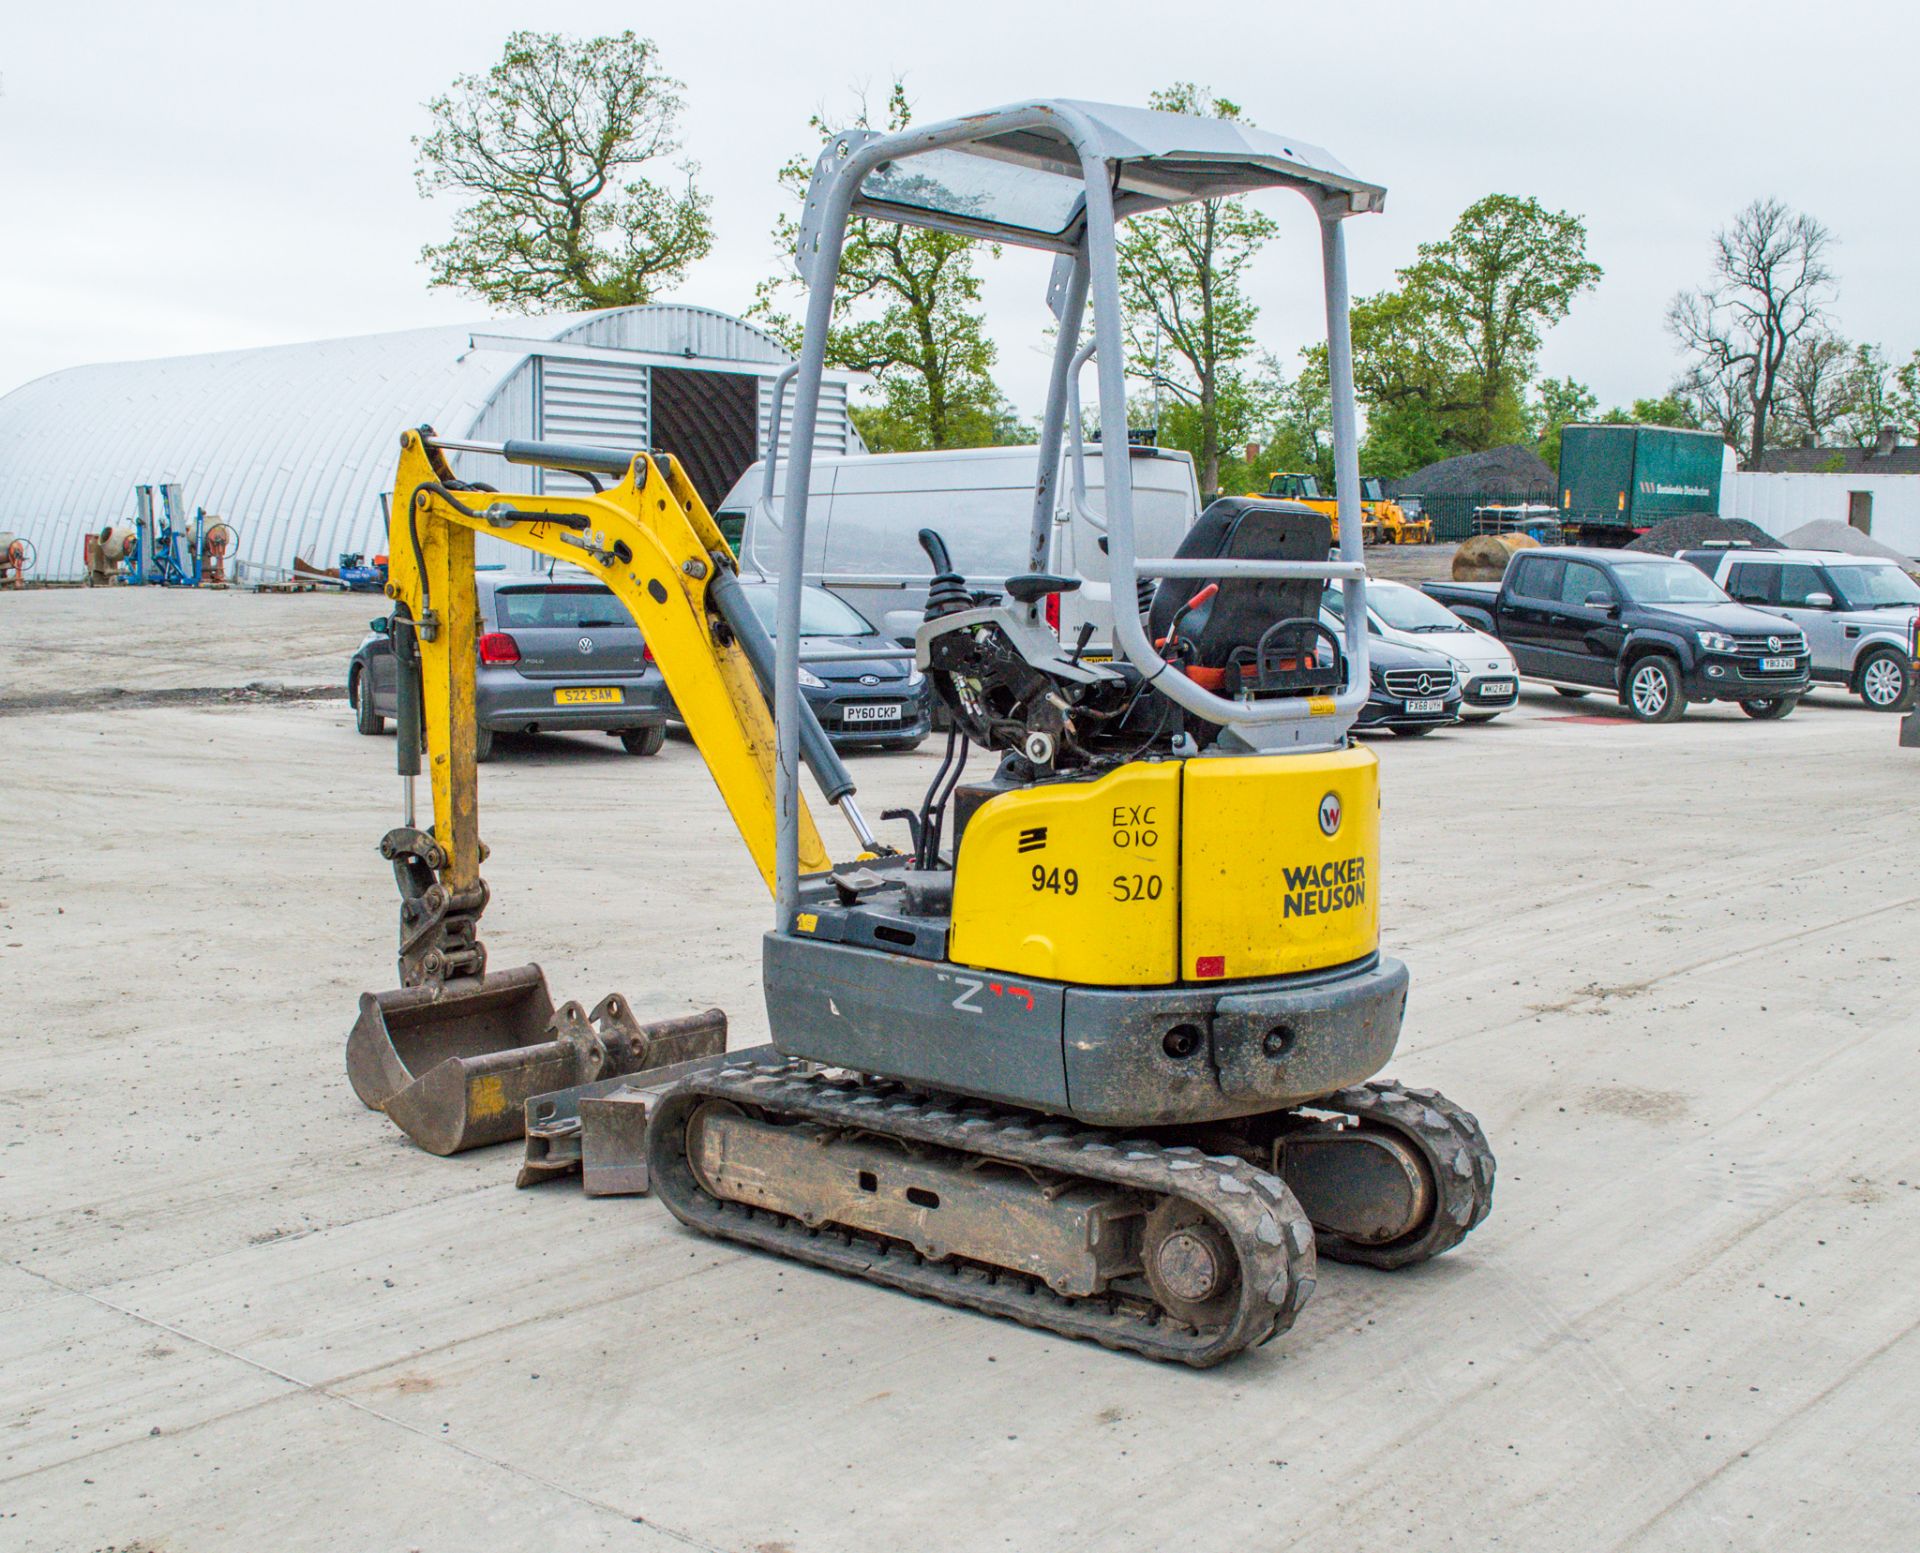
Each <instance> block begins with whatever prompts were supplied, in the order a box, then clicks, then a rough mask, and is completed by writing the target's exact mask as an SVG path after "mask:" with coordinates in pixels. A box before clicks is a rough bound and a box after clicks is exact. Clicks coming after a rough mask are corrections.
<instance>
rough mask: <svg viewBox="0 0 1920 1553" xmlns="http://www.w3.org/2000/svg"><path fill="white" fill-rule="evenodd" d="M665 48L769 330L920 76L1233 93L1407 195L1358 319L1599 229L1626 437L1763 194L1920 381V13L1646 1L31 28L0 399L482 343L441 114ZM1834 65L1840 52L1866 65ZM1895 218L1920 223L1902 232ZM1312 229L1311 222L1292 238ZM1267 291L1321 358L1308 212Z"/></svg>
mask: <svg viewBox="0 0 1920 1553" xmlns="http://www.w3.org/2000/svg"><path fill="white" fill-rule="evenodd" d="M529 24H531V25H537V26H540V27H542V28H551V29H558V30H564V31H569V32H575V33H593V32H611V31H617V30H619V29H621V28H623V27H627V26H632V27H634V28H635V29H636V30H639V31H642V32H649V33H651V35H652V36H654V37H655V38H656V39H657V40H658V42H659V43H660V45H661V49H662V53H663V55H664V58H665V62H666V64H667V67H668V68H669V69H670V70H672V71H673V72H674V73H675V74H677V75H679V76H681V77H682V78H683V79H684V80H685V81H686V82H687V87H688V93H687V95H688V102H689V112H688V115H687V119H686V124H685V131H686V139H687V149H688V152H689V153H690V154H691V155H693V156H694V157H696V158H697V159H698V160H699V161H700V163H701V164H702V167H703V169H704V171H703V178H702V181H703V184H704V186H705V187H706V189H707V190H708V192H709V193H710V194H711V195H712V196H713V199H714V206H715V215H716V219H717V225H718V242H717V244H716V248H715V251H714V253H713V255H712V256H711V257H710V258H708V259H707V260H706V261H704V262H703V263H702V264H701V265H700V266H699V267H698V269H697V270H696V271H695V272H694V274H693V275H692V276H691V278H690V279H689V281H688V283H687V284H686V286H685V287H683V288H682V291H681V296H682V297H683V298H684V299H686V300H689V301H697V302H701V303H704V304H707V305H710V306H713V307H718V308H722V309H725V310H730V311H737V310H739V309H741V308H744V307H745V305H746V304H747V302H748V300H749V299H750V297H751V295H752V290H753V286H754V283H755V282H756V281H758V280H759V279H760V278H761V277H762V276H763V275H764V274H766V273H767V271H768V269H769V268H770V266H771V265H772V264H773V263H774V262H775V257H774V255H773V253H772V251H771V248H770V246H769V242H768V237H767V232H768V228H769V227H770V225H771V223H772V220H773V217H774V215H775V213H776V211H777V209H778V207H779V202H780V198H781V196H780V194H779V192H778V190H777V189H776V188H775V187H774V184H773V171H774V169H775V168H776V167H777V166H778V164H779V163H780V162H781V161H782V160H783V159H784V158H786V157H787V156H789V155H791V154H792V153H793V152H794V151H796V150H799V149H802V148H803V147H805V146H806V143H807V141H808V138H809V137H808V132H807V130H806V127H805V122H806V118H807V115H808V114H809V113H810V112H811V111H812V110H814V109H815V108H816V107H820V106H823V105H824V106H826V107H827V108H829V109H830V110H836V111H837V110H839V109H841V108H842V107H843V106H844V104H845V103H846V102H847V101H848V99H849V89H850V88H851V87H854V86H856V85H865V86H867V87H868V88H870V89H871V90H873V91H874V93H875V94H876V95H878V93H879V92H880V91H882V90H884V87H885V85H886V83H887V81H888V80H889V79H890V78H891V76H892V75H893V73H894V72H896V71H902V72H904V73H905V74H906V75H907V77H908V81H909V85H910V88H911V90H912V92H913V95H914V97H915V99H916V102H917V105H918V108H919V111H920V113H921V114H922V116H923V117H936V116H942V115H944V114H947V113H951V112H962V111H966V110H969V109H973V108H979V107H985V106H990V105H993V104H996V103H1001V102H1007V101H1013V100H1017V99H1020V98H1023V97H1030V96H1041V95H1047V96H1083V97H1094V98H1104V99H1107V100H1111V101H1119V102H1139V101H1143V100H1144V99H1145V97H1146V95H1147V93H1148V92H1149V91H1151V90H1153V89H1154V88H1155V87H1157V86H1160V85H1163V84H1166V83H1167V82H1170V81H1172V80H1175V79H1181V78H1186V79H1194V80H1198V81H1201V82H1205V83H1210V84H1211V85H1213V86H1214V87H1215V88H1216V89H1217V90H1219V91H1220V92H1222V93H1224V94H1226V95H1228V96H1231V97H1234V98H1235V99H1237V100H1239V101H1240V102H1242V103H1243V104H1244V106H1245V107H1246V108H1247V110H1248V111H1249V112H1250V113H1251V114H1252V115H1253V116H1254V117H1255V118H1256V119H1257V120H1259V121H1260V122H1261V123H1263V124H1266V125H1268V126H1269V127H1272V128H1276V129H1284V130H1288V131H1291V132H1293V133H1297V134H1300V135H1303V136H1305V137H1307V138H1310V139H1312V140H1315V141H1317V142H1318V143H1320V144H1322V145H1325V146H1328V147H1330V148H1331V149H1332V150H1333V151H1334V152H1335V154H1336V155H1338V156H1340V157H1341V158H1342V159H1343V160H1345V161H1346V162H1347V163H1348V164H1349V165H1350V166H1352V167H1353V168H1354V169H1355V170H1356V171H1358V172H1360V173H1362V174H1363V175H1365V176H1367V177H1370V178H1373V179H1376V180H1378V181H1381V182H1383V183H1385V184H1387V185H1388V188H1389V190H1390V195H1389V200H1388V209H1387V213H1386V214H1385V215H1384V216H1382V217H1378V218H1368V219H1366V220H1364V221H1360V222H1356V223H1355V224H1354V226H1353V228H1352V229H1351V238H1352V246H1353V252H1354V262H1355V267H1356V288H1357V289H1358V290H1361V291H1365V290H1368V289H1372V288H1374V287H1377V286H1378V285H1381V284H1383V283H1385V282H1386V281H1387V280H1388V279H1389V278H1390V277H1391V273H1392V270H1393V268H1394V266H1395V265H1397V264H1400V263H1404V262H1405V261H1406V260H1407V259H1408V258H1409V257H1411V255H1412V252H1413V249H1414V246H1415V244H1416V243H1418V242H1420V241H1421V240H1423V239H1427V238H1431V237H1435V236H1437V235H1439V234H1440V233H1441V232H1443V231H1444V230H1445V228H1446V227H1447V225H1448V224H1449V223H1450V222H1451V220H1452V219H1453V217H1454V215H1455V214H1457V213H1458V211H1459V210H1460V209H1461V208H1462V207H1463V206H1464V205H1466V204H1467V203H1468V202H1470V201H1471V200H1473V199H1474V198H1476V197H1478V196H1479V195H1481V194H1484V193H1487V192H1489V191H1492V190H1502V191H1506V192H1511V193H1518V194H1531V195H1535V196H1537V197H1538V198H1540V199H1541V200H1543V201H1545V202H1546V203H1548V204H1550V205H1552V206H1555V207H1558V208H1565V209H1570V210H1573V211H1575V212H1577V213H1579V214H1581V215H1583V216H1585V217H1586V219H1587V222H1588V226H1589V230H1590V233H1591V238H1592V243H1591V248H1592V253H1593V256H1594V257H1595V258H1596V259H1598V260H1599V262H1600V263H1601V264H1603V265H1604V266H1605V267H1606V269H1607V280H1606V282H1605V284H1604V285H1603V287H1602V288H1601V290H1600V291H1599V292H1598V293H1596V294H1594V295H1592V296H1590V297H1588V298H1586V299H1584V300H1583V301H1582V302H1581V303H1580V304H1579V305H1578V307H1577V308H1576V311H1575V313H1574V316H1573V318H1572V319H1571V320H1570V321H1569V322H1568V323H1567V324H1566V325H1564V326H1563V327H1562V328H1561V329H1560V330H1558V331H1557V332H1556V333H1555V334H1554V335H1553V336H1552V337H1551V339H1550V341H1549V344H1548V348H1547V353H1546V361H1545V365H1546V368H1547V370H1549V371H1551V372H1554V373H1556V374H1558V373H1572V374H1574V375H1576V376H1579V377H1581V378H1584V379H1586V380H1587V381H1589V382H1591V383H1592V384H1593V385H1594V386H1595V387H1596V388H1597V389H1598V390H1599V392H1600V394H1601V397H1602V399H1603V401H1608V402H1611V401H1616V400H1626V399H1630V398H1632V397H1633V396H1635V395H1637V394H1641V393H1649V392H1658V391H1660V390H1662V389H1663V388H1664V387H1665V385H1666V383H1667V382H1668V380H1669V379H1670V378H1671V376H1672V373H1673V366H1674V364H1673V358H1672V351H1671V347H1670V345H1669V343H1668V341H1667V339H1666V337H1665V335H1664V334H1663V332H1662V330H1661V327H1660V316H1661V311H1662V309H1663V307H1664V305H1665V302H1666V299H1667V297H1668V296H1669V295H1671V293H1672V292H1673V291H1674V290H1676V289H1677V288H1678V287H1680V286H1682V285H1684V284H1687V283H1690V282H1692V281H1694V280H1697V279H1699V278H1701V277H1702V276H1703V274H1704V271H1705V265H1706V258H1707V247H1706V245H1707V239H1708V236H1709V234H1710V232H1711V231H1712V229H1713V227H1714V226H1715V225H1716V224H1718V223H1719V222H1721V221H1723V220H1725V219H1726V218H1727V217H1728V216H1729V215H1731V213H1732V212H1733V211H1734V210H1735V209H1737V208H1738V207H1739V206H1741V205H1743V204H1745V203H1746V202H1747V201H1748V200H1749V199H1751V198H1753V197H1755V196H1756V195H1762V194H1778V195H1779V196H1780V197H1782V198H1784V199H1786V200H1788V201H1790V202H1792V203H1794V204H1796V205H1799V206H1802V207H1803V208H1806V209H1808V210H1811V211H1812V212H1814V213H1815V214H1816V215H1818V216H1820V217H1821V218H1822V219H1823V220H1825V221H1826V222H1827V223H1828V224H1829V225H1830V226H1832V227H1833V228H1834V230H1835V232H1836V234H1837V235H1838V237H1839V238H1840V242H1841V246H1840V248H1839V250H1838V254H1837V259H1838V266H1839V270H1840V274H1841V277H1842V282H1843V290H1842V297H1841V307H1840V318H1841V322H1842V325H1843V327H1844V328H1846V329H1847V330H1849V331H1851V332H1853V333H1855V334H1857V335H1859V336H1862V337H1865V338H1869V339H1874V340H1878V341H1881V342H1883V343H1885V344H1886V345H1887V346H1888V347H1889V348H1891V349H1893V350H1895V351H1897V352H1899V353H1900V354H1902V355H1904V354H1905V352H1906V351H1908V350H1911V349H1913V348H1914V347H1915V346H1916V345H1920V296H1917V295H1916V292H1915V288H1914V287H1913V286H1912V284H1911V279H1912V273H1913V270H1912V255H1913V254H1914V253H1915V252H1917V251H1920V210H1916V206H1915V202H1913V201H1912V200H1911V199H1908V198H1906V197H1905V196H1906V193H1907V191H1908V189H1909V188H1910V184H1911V173H1910V168H1911V164H1912V149H1911V139H1912V126H1911V119H1910V117H1908V116H1907V115H1906V113H1905V110H1904V108H1903V103H1902V98H1901V96H1900V94H1899V93H1897V92H1895V91H1891V90H1888V91H1874V90H1867V89H1864V88H1865V86H1866V84H1867V83H1865V82H1864V81H1863V80H1862V79H1861V77H1860V71H1861V70H1862V69H1863V68H1865V69H1868V70H1871V69H1873V68H1875V67H1874V61H1876V60H1877V61H1882V62H1891V61H1894V60H1897V59H1903V58H1908V59H1910V58H1912V57H1914V53H1915V48H1916V45H1917V44H1920V24H1916V22H1915V20H1914V17H1913V13H1912V12H1911V11H1910V10H1907V9H1905V8H1899V9H1896V8H1893V7H1888V6H1885V5H1878V4H1860V3H1854V0H1838V3H1834V4H1830V5H1828V6H1826V7H1824V8H1823V10H1822V12H1821V15H1820V23H1819V26H1818V28H1817V29H1814V30H1812V31H1811V32H1809V30H1808V29H1807V28H1806V26H1805V12H1804V8H1802V7H1799V6H1794V7H1792V8H1789V7H1788V6H1786V5H1784V4H1777V3H1773V0H1760V3H1755V4H1752V5H1749V6H1745V7H1743V8H1741V9H1740V10H1738V11H1737V12H1736V11H1735V10H1734V9H1733V8H1732V7H1729V6H1725V5H1714V4H1695V5H1688V4H1685V3H1681V0H1669V3H1667V4H1646V3H1642V0H1628V3H1622V4H1616V5H1614V6H1611V7H1609V8H1607V9H1605V10H1604V11H1599V10H1595V9H1593V8H1568V7H1542V6H1538V5H1534V4H1520V3H1505V4H1476V5H1467V4H1455V5H1448V6H1435V5H1432V4H1377V5H1364V4H1347V5H1343V6H1327V5H1325V4H1324V3H1315V4H1311V5H1309V4H1302V3H1297V0H1296V3H1283V4H1259V5H1255V4H1249V3H1244V0H1243V3H1238V4H1231V5H1226V4H1209V3H1205V0H1196V3H1193V4H1189V5H1185V6H1181V7H1168V6H1165V5H1144V4H1138V3H1131V0H1112V3H1095V4H1085V5H1072V4H1055V5H1052V6H1036V5H1033V4H1031V3H1030V0H1021V3H1008V0H971V3H969V4H967V5H966V6H964V7H962V6H954V5H952V4H950V3H943V4H938V5H934V4H916V3H908V0H894V3H892V4H886V5H868V6H864V7H842V6H831V7H829V6H816V7H808V6H801V5H793V4H760V3H750V4H726V3H722V4H715V5H707V6H698V7H684V6H683V7H677V8H671V9H661V10H659V11H657V12H655V13H654V14H651V15H649V14H647V13H645V12H643V11H638V10H636V9H635V8H634V7H632V6H631V5H627V4H618V5H615V4H602V3H588V0H548V3H547V4H545V5H543V6H540V7H538V8H535V9H534V10H533V11H529V10H528V8H526V7H525V6H523V5H508V4H504V3H500V0H471V3H462V4H458V5H455V4H437V5H418V4H416V5H410V6H395V5H391V4H380V5H375V4H369V3H365V0H335V3H332V4H329V5H327V6H325V7H291V6H276V5H271V4H268V5H261V4H258V3H252V4H231V3H224V0H222V3H199V4H193V5H190V6H187V7H155V6H150V5H144V4H142V5H117V4H116V5H91V6H87V7H85V8H82V9H80V10H78V11H76V10H75V8H72V7H49V8H43V9H41V10H39V11H38V12H37V13H36V14H32V15H27V16H16V17H15V18H13V19H12V20H11V21H10V23H9V27H8V33H9V36H8V39H7V44H6V54H5V58H4V60H3V61H0V68H3V69H4V77H5V81H4V92H3V94H0V188H4V191H5V192H4V195H3V196H0V199H4V205H0V210H3V211H4V215H3V216H0V391H4V390H5V389H8V388H11V387H13V386H15V385H16V384H18V383H20V382H23V381H26V380H27V379H29V378H31V377H34V376H37V375H39V374H41V373H43V372H47V371H52V370H55V369H57V368H60V367H63V366H69V365H73V364H76V363H79V362H84V361H94V360H106V359H117V358H125V357H135V356H151V355H165V354H172V353H176V352H184V351H197V350H213V349H222V348H228V347H235V346H245V345H256V344H264V343H269V342H275V341H286V340H297V339H306V338H315V337H321V336H327V335H334V334H348V333H365V332H369V331H373V330H380V329H395V328H405V327H410V326H413V325H418V324H425V323H432V322H438V321H447V320H454V319H465V318H470V317H475V316H479V315H481V314H483V313H484V312H485V309H484V307H483V306H482V305H480V304H477V303H475V302H474V301H472V300H471V299H463V298H460V297H457V296H450V295H447V294H444V293H440V294H435V293H429V292H428V291H427V290H426V287H425V284H424V272H423V270H422V268H421V267H420V265H419V264H418V262H417V254H418V251H419V249H420V247H421V245H422V244H423V243H426V242H428V241H431V240H433V239H435V238H437V237H438V236H440V235H441V234H442V232H443V229H444V224H445V220H446V213H445V211H444V210H442V209H439V208H437V207H435V206H433V205H430V204H428V203H426V202H423V201H421V200H420V199H419V198H418V197H417V196H416V194H415V193H414V190H413V186H412V179H411V166H412V153H411V148H410V146H409V145H408V139H409V136H411V135H412V134H415V133H417V132H418V131H419V130H420V128H421V126H422V122H423V118H424V115H423V113H422V111H421V109H420V106H419V105H420V104H421V103H422V102H423V101H424V100H425V99H426V98H427V97H429V96H430V95H432V94H433V93H434V92H436V91H438V90H440V89H442V88H443V87H444V86H445V85H446V84H447V83H448V82H449V81H450V80H451V78H452V77H453V76H454V75H455V74H457V73H460V72H463V71H470V70H479V69H483V68H484V67H485V66H486V65H487V64H488V63H489V62H490V61H491V60H492V59H493V58H494V57H495V56H496V55H497V53H498V50H499V46H500V41H501V39H502V38H503V37H504V35H505V34H506V33H507V32H508V31H509V30H511V29H512V28H513V27H515V26H522V25H529ZM1827 40H1832V41H1831V43H1830V44H1829V43H1828V42H1827ZM1890 195H1891V196H1893V197H1891V198H1890V197H1889V196H1890ZM1280 210H1281V213H1282V215H1283V217H1286V215H1287V207H1286V206H1285V205H1284V204H1282V205H1281V207H1280ZM1286 226H1287V238H1286V240H1284V241H1283V242H1282V243H1281V244H1279V245H1277V246H1276V248H1275V250H1274V251H1273V253H1272V254H1271V255H1270V256H1268V257H1267V258H1266V259H1265V260H1264V261H1263V262H1262V264H1261V267H1260V271H1259V278H1260V280H1261V282H1262V286H1263V295H1262V298H1261V300H1262V302H1263V306H1264V309H1265V311H1264V315H1263V318H1262V326H1261V333H1262V336H1263V342H1264V343H1265V344H1267V345H1268V346H1269V347H1270V348H1272V349H1274V350H1276V351H1277V352H1279V353H1280V354H1281V355H1282V356H1283V357H1285V358H1290V357H1291V356H1292V354H1293V352H1294V351H1295V350H1296V349H1297V348H1298V347H1299V346H1300V345H1302V344H1304V343H1306V342H1307V341H1309V340H1312V339H1316V338H1318V336H1319V329H1320V319H1319V313H1318V301H1317V296H1316V292H1315V288H1316V287H1317V285H1318V275H1317V265H1318V255H1317V248H1316V245H1315V244H1314V243H1313V241H1312V239H1311V236H1310V234H1309V230H1308V228H1307V226H1306V224H1305V222H1304V220H1302V219H1300V216H1299V213H1295V214H1294V215H1293V217H1292V218H1291V219H1287V221H1286ZM1044 275H1045V263H1044V261H1043V260H1042V259H1040V258H1039V257H1038V256H1035V255H1030V254H1017V255H1009V256H1008V257H1007V258H1006V259H1005V260H1004V261H1003V262H1002V263H1001V264H999V265H997V266H995V267H994V269H993V272H992V274H991V276H990V279H989V285H988V294H989V299H990V301H991V303H992V304H993V306H994V311H993V313H992V315H991V316H992V319H993V323H994V329H995V334H996V337H997V338H998V339H999V341H1000V343H1001V355H1002V367H1001V376H1002V380H1003V382H1004V383H1005V385H1006V387H1007V388H1008V389H1009V390H1010V391H1011V393H1012V394H1013V396H1014V398H1015V400H1016V401H1017V402H1018V403H1020V404H1021V405H1022V407H1023V408H1025V409H1026V410H1028V411H1029V412H1031V411H1032V410H1033V409H1034V408H1035V407H1036V406H1037V402H1038V400H1039V398H1040V396H1041V393H1042V391H1043V381H1044V373H1045V360H1044V357H1043V356H1042V355H1041V354H1040V353H1039V352H1037V351H1035V350H1034V349H1033V348H1032V346H1033V345H1034V343H1035V342H1036V341H1037V340H1038V338H1039V333H1040V329H1041V326H1042V324H1043V323H1044V321H1045V315H1044V312H1043V309H1042V306H1041V301H1040V292H1041V288H1042V286H1043V284H1044Z"/></svg>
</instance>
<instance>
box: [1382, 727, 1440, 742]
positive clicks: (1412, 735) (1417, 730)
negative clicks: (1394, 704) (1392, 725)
mask: <svg viewBox="0 0 1920 1553" xmlns="http://www.w3.org/2000/svg"><path fill="white" fill-rule="evenodd" d="M1439 726H1440V725H1439V724H1438V723H1408V724H1406V725H1405V726H1404V727H1400V728H1396V729H1394V730H1393V731H1394V732H1395V733H1396V734H1397V735H1399V737H1401V738H1403V739H1424V738H1425V737H1426V736H1427V735H1428V734H1430V733H1432V732H1433V730H1434V729H1435V728H1438V727H1439Z"/></svg>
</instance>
